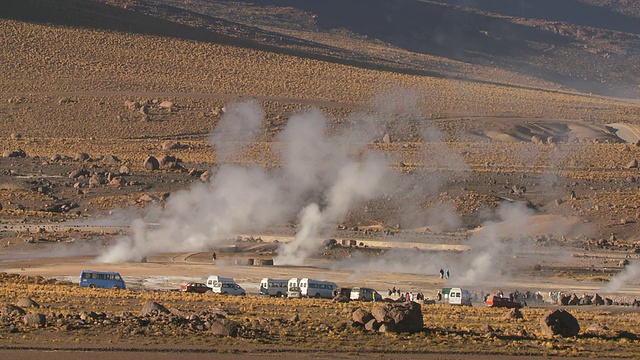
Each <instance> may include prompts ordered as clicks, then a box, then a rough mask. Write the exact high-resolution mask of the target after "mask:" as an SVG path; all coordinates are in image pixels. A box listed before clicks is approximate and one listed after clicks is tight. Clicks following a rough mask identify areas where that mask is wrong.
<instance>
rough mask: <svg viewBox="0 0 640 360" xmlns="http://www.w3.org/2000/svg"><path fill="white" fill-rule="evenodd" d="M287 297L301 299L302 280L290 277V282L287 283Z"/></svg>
mask: <svg viewBox="0 0 640 360" xmlns="http://www.w3.org/2000/svg"><path fill="white" fill-rule="evenodd" d="M287 297H288V298H289V299H299V298H301V297H302V295H301V293H300V281H299V280H298V278H292V279H289V284H288V285H287Z"/></svg>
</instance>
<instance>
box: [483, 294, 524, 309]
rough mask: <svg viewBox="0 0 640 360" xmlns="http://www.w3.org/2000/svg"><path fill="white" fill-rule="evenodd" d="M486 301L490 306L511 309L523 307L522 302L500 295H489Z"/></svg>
mask: <svg viewBox="0 0 640 360" xmlns="http://www.w3.org/2000/svg"><path fill="white" fill-rule="evenodd" d="M486 303H487V306H489V307H504V308H509V309H513V308H515V309H519V308H521V307H522V303H520V302H518V301H513V300H511V299H509V298H507V297H500V296H489V297H488V298H487V302H486Z"/></svg>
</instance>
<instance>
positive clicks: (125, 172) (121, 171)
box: [118, 165, 131, 175]
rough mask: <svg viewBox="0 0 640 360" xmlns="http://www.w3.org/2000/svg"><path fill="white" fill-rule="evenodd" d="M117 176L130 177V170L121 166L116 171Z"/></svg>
mask: <svg viewBox="0 0 640 360" xmlns="http://www.w3.org/2000/svg"><path fill="white" fill-rule="evenodd" d="M118 174H120V175H130V174H131V170H130V169H129V167H128V166H126V165H122V166H120V168H119V169H118Z"/></svg>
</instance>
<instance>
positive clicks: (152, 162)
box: [142, 156, 160, 170]
mask: <svg viewBox="0 0 640 360" xmlns="http://www.w3.org/2000/svg"><path fill="white" fill-rule="evenodd" d="M142 166H143V167H144V168H145V169H147V170H158V169H159V168H160V163H159V162H158V159H156V158H155V157H154V156H149V157H147V158H146V159H145V160H144V162H143V163H142Z"/></svg>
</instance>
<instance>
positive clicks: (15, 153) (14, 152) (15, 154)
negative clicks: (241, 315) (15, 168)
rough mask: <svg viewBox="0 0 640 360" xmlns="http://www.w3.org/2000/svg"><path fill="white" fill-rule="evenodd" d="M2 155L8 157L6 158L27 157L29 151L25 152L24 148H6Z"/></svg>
mask: <svg viewBox="0 0 640 360" xmlns="http://www.w3.org/2000/svg"><path fill="white" fill-rule="evenodd" d="M2 157H6V158H15V157H19V158H25V157H27V153H25V152H24V150H22V149H18V150H5V151H4V152H3V153H2Z"/></svg>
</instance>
